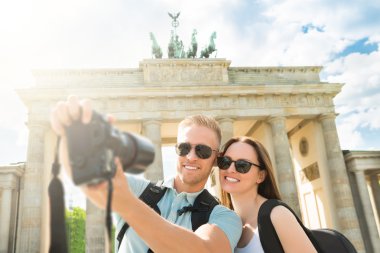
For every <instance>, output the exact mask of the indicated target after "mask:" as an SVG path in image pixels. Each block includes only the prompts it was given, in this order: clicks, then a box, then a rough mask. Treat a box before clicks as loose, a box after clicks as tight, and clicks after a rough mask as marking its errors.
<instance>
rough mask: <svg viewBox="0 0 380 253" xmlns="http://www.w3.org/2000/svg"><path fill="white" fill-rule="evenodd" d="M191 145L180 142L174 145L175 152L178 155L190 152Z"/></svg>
mask: <svg viewBox="0 0 380 253" xmlns="http://www.w3.org/2000/svg"><path fill="white" fill-rule="evenodd" d="M190 150H191V145H190V143H180V144H179V145H177V146H176V152H177V155H179V156H185V155H187V154H188V153H190Z"/></svg>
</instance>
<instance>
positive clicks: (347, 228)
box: [319, 113, 364, 250]
mask: <svg viewBox="0 0 380 253" xmlns="http://www.w3.org/2000/svg"><path fill="white" fill-rule="evenodd" d="M319 121H320V123H321V126H322V131H323V139H324V143H325V147H326V157H327V165H328V173H329V177H330V182H331V186H332V187H331V188H332V190H333V191H332V194H333V198H334V204H335V210H337V218H338V221H337V223H336V224H337V225H338V227H337V228H336V229H338V230H340V231H341V232H343V234H345V235H346V236H347V237H348V238H349V239H350V241H351V242H352V243H353V244H354V245H355V247H356V248H357V250H360V249H364V245H363V240H362V237H361V234H360V228H359V223H358V217H357V215H356V211H355V207H354V203H353V199H352V193H351V189H350V184H349V181H348V177H347V172H346V165H345V163H344V159H343V153H342V150H341V149H340V144H339V138H338V133H337V130H336V125H335V114H333V113H330V114H326V115H322V116H320V117H319Z"/></svg>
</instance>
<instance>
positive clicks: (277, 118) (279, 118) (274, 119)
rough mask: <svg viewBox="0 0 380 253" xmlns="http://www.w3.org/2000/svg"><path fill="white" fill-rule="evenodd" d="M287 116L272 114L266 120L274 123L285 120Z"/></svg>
mask: <svg viewBox="0 0 380 253" xmlns="http://www.w3.org/2000/svg"><path fill="white" fill-rule="evenodd" d="M285 120H286V117H285V116H284V115H270V116H269V117H267V119H266V121H267V122H269V123H270V124H273V123H275V122H278V121H285Z"/></svg>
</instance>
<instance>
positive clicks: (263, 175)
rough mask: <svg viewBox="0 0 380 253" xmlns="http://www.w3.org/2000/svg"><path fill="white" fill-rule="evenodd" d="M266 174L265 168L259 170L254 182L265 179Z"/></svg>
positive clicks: (260, 181) (259, 182)
mask: <svg viewBox="0 0 380 253" xmlns="http://www.w3.org/2000/svg"><path fill="white" fill-rule="evenodd" d="M266 176H267V171H266V170H260V171H259V177H258V178H257V180H256V183H258V184H261V183H262V182H263V181H264V180H265V177H266Z"/></svg>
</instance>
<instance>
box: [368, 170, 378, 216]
mask: <svg viewBox="0 0 380 253" xmlns="http://www.w3.org/2000/svg"><path fill="white" fill-rule="evenodd" d="M369 180H370V184H371V189H372V194H373V200H374V201H375V207H376V210H377V215H379V216H380V185H379V178H378V175H377V174H372V175H370V176H369Z"/></svg>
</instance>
